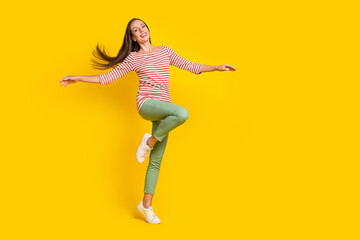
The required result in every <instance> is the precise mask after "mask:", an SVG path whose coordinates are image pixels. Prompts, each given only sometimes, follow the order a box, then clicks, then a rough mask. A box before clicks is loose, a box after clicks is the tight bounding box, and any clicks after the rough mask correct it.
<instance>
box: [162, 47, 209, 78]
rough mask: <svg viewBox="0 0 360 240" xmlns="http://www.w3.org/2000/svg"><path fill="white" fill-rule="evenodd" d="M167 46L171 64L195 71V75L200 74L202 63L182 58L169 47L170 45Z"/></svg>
mask: <svg viewBox="0 0 360 240" xmlns="http://www.w3.org/2000/svg"><path fill="white" fill-rule="evenodd" d="M167 48H168V51H169V56H170V65H171V66H175V67H178V68H181V69H184V70H186V71H189V72H192V73H195V74H197V75H200V74H201V72H200V68H201V66H202V65H203V64H201V63H194V62H190V61H189V60H186V59H185V58H183V57H181V56H180V55H179V54H177V53H176V52H175V51H174V50H173V49H172V48H170V47H167Z"/></svg>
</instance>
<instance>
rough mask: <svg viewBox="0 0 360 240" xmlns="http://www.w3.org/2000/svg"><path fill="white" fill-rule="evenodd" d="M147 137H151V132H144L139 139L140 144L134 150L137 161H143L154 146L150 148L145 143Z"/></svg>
mask: <svg viewBox="0 0 360 240" xmlns="http://www.w3.org/2000/svg"><path fill="white" fill-rule="evenodd" d="M149 137H151V134H149V133H145V135H144V137H143V138H142V140H141V143H140V146H139V148H138V150H137V152H136V159H137V161H138V162H139V163H142V162H144V161H145V159H146V156H147V155H148V153H149V152H150V151H151V150H152V149H153V148H154V147H152V148H151V147H149V146H148V145H147V144H146V141H147V140H148V138H149Z"/></svg>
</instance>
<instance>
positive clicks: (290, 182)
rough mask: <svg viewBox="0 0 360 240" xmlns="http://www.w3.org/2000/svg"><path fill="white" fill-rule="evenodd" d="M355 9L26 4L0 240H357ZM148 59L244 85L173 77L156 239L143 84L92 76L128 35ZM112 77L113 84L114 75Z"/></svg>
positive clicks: (310, 4)
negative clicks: (152, 51)
mask: <svg viewBox="0 0 360 240" xmlns="http://www.w3.org/2000/svg"><path fill="white" fill-rule="evenodd" d="M354 3H355V1H253V2H251V1H233V0H231V1H213V2H212V1H187V0H185V1H180V2H169V1H99V2H98V1H58V2H49V1H30V2H29V1H16V2H14V1H13V2H8V3H4V4H3V6H2V9H1V25H2V37H1V46H2V51H1V52H2V54H1V55H2V57H1V70H2V71H1V74H2V81H1V109H2V118H1V121H2V122H1V127H2V131H1V132H2V138H1V140H2V143H1V149H2V150H1V168H0V169H1V170H0V171H1V172H0V178H1V179H0V180H1V213H0V214H1V220H2V223H1V228H2V229H1V230H0V238H1V239H184V238H185V239H198V238H201V239H203V238H208V239H219V238H224V239H235V238H236V239H359V228H358V227H359V225H358V223H359V222H358V221H359V197H358V192H359V168H358V161H359V159H360V158H359V149H358V148H359V117H358V114H359V80H360V78H359V37H358V35H357V34H358V32H359V25H358V24H359V14H358V13H359V8H358V7H357V6H356V5H355V4H354ZM133 17H137V18H141V19H142V20H144V21H145V22H146V23H147V24H148V26H149V28H150V34H151V40H152V44H153V45H155V46H159V45H168V46H170V47H172V48H173V49H174V50H175V51H177V53H178V54H180V55H181V56H183V57H184V58H186V59H188V60H190V61H193V62H197V63H202V64H206V65H221V64H230V65H232V66H234V67H235V68H236V69H237V71H235V72H230V71H228V72H205V73H202V74H201V75H200V76H198V75H195V74H192V73H190V72H187V71H185V70H182V69H178V68H176V67H173V66H171V67H170V92H171V99H172V102H173V103H176V104H178V105H181V106H183V107H185V108H186V109H188V111H189V113H190V116H189V118H188V120H187V122H186V123H185V124H183V125H181V126H180V127H179V128H177V129H174V130H173V131H172V132H171V133H170V135H169V141H168V145H167V149H166V152H165V154H164V158H163V162H162V165H161V169H160V175H159V179H158V184H157V187H156V192H155V195H154V199H153V207H154V210H155V212H156V214H157V215H158V216H159V218H160V219H161V220H162V223H161V224H159V225H151V224H147V223H146V222H145V221H144V219H143V217H142V216H141V215H140V213H138V212H137V210H136V205H137V204H138V203H139V202H140V201H141V199H142V197H143V188H144V180H145V173H146V168H147V164H148V158H147V160H146V161H145V162H144V163H143V164H139V163H138V162H137V161H136V158H135V153H136V150H137V147H138V145H139V143H140V141H141V138H142V136H143V135H144V133H145V132H148V133H151V122H149V121H146V120H144V119H142V118H141V117H140V115H138V113H137V111H136V93H137V90H138V77H137V75H136V73H135V72H131V73H128V74H127V75H125V76H123V77H122V78H120V79H118V80H117V81H115V82H114V83H112V84H109V85H102V86H101V85H99V84H91V83H83V82H80V83H77V84H72V85H69V86H67V87H63V86H60V83H59V81H60V80H61V79H62V78H63V77H65V76H66V75H96V74H101V73H105V72H107V71H99V70H96V69H94V68H92V67H91V65H90V64H91V59H93V58H94V57H93V55H92V51H93V50H94V48H95V46H96V44H97V43H100V44H101V45H103V46H105V47H106V50H107V51H108V52H109V53H110V54H111V55H113V56H114V55H115V54H116V53H117V52H118V50H119V49H120V47H121V45H122V41H123V37H124V32H125V28H126V25H127V23H128V21H129V20H130V19H131V18H133ZM108 71H110V69H109V70H108Z"/></svg>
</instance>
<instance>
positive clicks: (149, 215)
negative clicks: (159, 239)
mask: <svg viewBox="0 0 360 240" xmlns="http://www.w3.org/2000/svg"><path fill="white" fill-rule="evenodd" d="M137 209H138V210H139V211H140V212H141V213H142V214H143V215H144V216H145V218H146V221H147V222H148V223H152V224H158V223H160V222H161V221H160V219H159V218H158V217H157V216H156V215H155V213H154V211H153V208H152V206H150V207H149V208H145V207H144V205H143V201H142V200H141V202H140V203H139V205H138V206H137Z"/></svg>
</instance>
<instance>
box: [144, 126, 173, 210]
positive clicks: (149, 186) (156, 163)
mask: <svg viewBox="0 0 360 240" xmlns="http://www.w3.org/2000/svg"><path fill="white" fill-rule="evenodd" d="M161 121H163V120H159V121H153V122H152V123H153V128H152V133H153V134H154V132H155V131H156V129H157V128H158V126H159V125H160V122H161ZM168 137H169V134H167V135H166V136H165V137H164V139H163V140H162V141H161V142H156V144H155V145H154V148H153V150H151V152H150V157H149V164H148V168H147V172H146V177H145V187H144V193H145V194H144V199H143V203H144V207H146V208H148V207H150V206H151V205H152V196H153V194H154V193H155V187H156V183H157V180H158V177H159V171H160V166H161V161H162V159H163V156H164V152H165V148H166V144H167V141H168Z"/></svg>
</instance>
